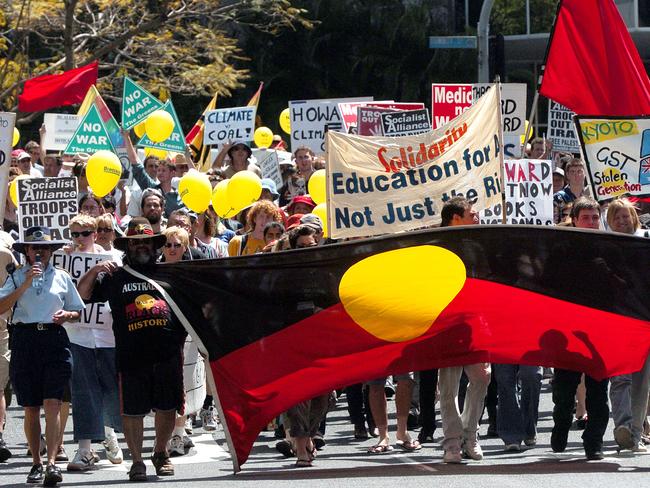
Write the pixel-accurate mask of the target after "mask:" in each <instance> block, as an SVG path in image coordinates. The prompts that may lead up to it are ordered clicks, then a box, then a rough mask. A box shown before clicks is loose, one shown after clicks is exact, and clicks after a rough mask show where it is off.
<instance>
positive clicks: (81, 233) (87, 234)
mask: <svg viewBox="0 0 650 488" xmlns="http://www.w3.org/2000/svg"><path fill="white" fill-rule="evenodd" d="M94 232H95V231H94V230H82V231H81V232H70V235H71V236H72V237H80V236H84V237H88V236H89V235H91V234H93V233H94Z"/></svg>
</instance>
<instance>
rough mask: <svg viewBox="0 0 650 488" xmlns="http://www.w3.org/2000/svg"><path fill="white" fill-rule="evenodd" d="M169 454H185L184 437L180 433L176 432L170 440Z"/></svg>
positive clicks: (173, 455)
mask: <svg viewBox="0 0 650 488" xmlns="http://www.w3.org/2000/svg"><path fill="white" fill-rule="evenodd" d="M169 455H170V456H172V457H175V456H184V455H185V445H184V444H183V438H182V437H181V436H180V435H178V434H174V435H173V436H172V438H171V440H170V441H169Z"/></svg>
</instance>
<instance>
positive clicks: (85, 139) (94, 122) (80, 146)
mask: <svg viewBox="0 0 650 488" xmlns="http://www.w3.org/2000/svg"><path fill="white" fill-rule="evenodd" d="M101 150H107V151H112V152H115V148H114V147H113V143H112V142H111V138H110V136H109V135H108V131H107V130H106V126H104V121H103V120H102V118H101V117H100V115H99V111H98V110H97V107H96V106H95V105H91V106H90V109H89V110H88V112H86V115H84V117H83V119H81V122H80V123H79V126H78V127H77V130H75V132H74V135H73V136H72V138H71V139H70V142H69V143H68V145H67V146H66V148H65V150H64V151H63V152H64V153H65V154H76V153H88V154H93V153H96V152H97V151H101Z"/></svg>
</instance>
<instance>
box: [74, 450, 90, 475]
mask: <svg viewBox="0 0 650 488" xmlns="http://www.w3.org/2000/svg"><path fill="white" fill-rule="evenodd" d="M94 464H95V456H93V453H92V452H90V451H85V450H82V449H79V450H77V452H76V453H75V455H74V459H73V460H72V461H70V462H69V463H68V471H88V470H89V469H90V468H92V467H93V465H94Z"/></svg>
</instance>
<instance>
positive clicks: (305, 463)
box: [295, 459, 312, 468]
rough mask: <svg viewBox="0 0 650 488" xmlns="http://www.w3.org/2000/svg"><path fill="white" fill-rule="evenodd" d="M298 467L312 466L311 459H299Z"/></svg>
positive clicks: (296, 465)
mask: <svg viewBox="0 0 650 488" xmlns="http://www.w3.org/2000/svg"><path fill="white" fill-rule="evenodd" d="M295 467H296V468H311V467H312V464H311V460H309V459H298V460H297V461H296V464H295Z"/></svg>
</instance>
